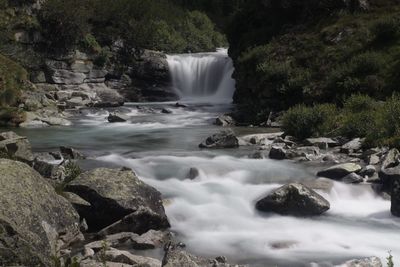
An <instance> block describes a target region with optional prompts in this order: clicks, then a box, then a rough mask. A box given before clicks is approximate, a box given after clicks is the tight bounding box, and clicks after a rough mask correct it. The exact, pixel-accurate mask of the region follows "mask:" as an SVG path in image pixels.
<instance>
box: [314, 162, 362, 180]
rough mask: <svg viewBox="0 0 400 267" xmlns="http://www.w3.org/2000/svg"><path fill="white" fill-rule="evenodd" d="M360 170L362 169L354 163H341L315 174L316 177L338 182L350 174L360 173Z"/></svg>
mask: <svg viewBox="0 0 400 267" xmlns="http://www.w3.org/2000/svg"><path fill="white" fill-rule="evenodd" d="M361 169H362V168H361V166H360V165H358V164H356V163H343V164H338V165H334V166H332V167H329V168H327V169H325V170H322V171H319V172H318V173H317V176H320V177H326V178H330V179H334V180H340V179H341V178H343V177H345V176H346V175H348V174H350V173H352V172H355V173H357V172H359V171H361Z"/></svg>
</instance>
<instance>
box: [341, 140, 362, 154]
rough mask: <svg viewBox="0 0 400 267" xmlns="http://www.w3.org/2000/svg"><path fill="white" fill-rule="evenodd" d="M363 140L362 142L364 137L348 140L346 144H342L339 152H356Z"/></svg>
mask: <svg viewBox="0 0 400 267" xmlns="http://www.w3.org/2000/svg"><path fill="white" fill-rule="evenodd" d="M363 142H364V139H360V138H355V139H353V140H351V141H350V142H347V143H346V144H344V145H343V146H342V147H341V148H340V152H341V153H346V154H350V153H354V152H357V151H359V150H360V149H361V147H362V143H363Z"/></svg>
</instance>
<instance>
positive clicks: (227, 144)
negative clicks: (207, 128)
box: [199, 131, 239, 148]
mask: <svg viewBox="0 0 400 267" xmlns="http://www.w3.org/2000/svg"><path fill="white" fill-rule="evenodd" d="M238 146H239V139H238V138H237V137H236V136H235V135H234V134H233V132H232V131H221V132H219V133H216V134H213V135H211V136H209V137H208V138H207V139H206V140H205V141H204V142H202V143H201V144H200V145H199V147H200V148H236V147H238Z"/></svg>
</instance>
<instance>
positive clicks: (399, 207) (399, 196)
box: [390, 178, 400, 217]
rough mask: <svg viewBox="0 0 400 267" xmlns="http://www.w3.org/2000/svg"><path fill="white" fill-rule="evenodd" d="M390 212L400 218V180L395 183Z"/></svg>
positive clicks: (397, 179) (395, 180)
mask: <svg viewBox="0 0 400 267" xmlns="http://www.w3.org/2000/svg"><path fill="white" fill-rule="evenodd" d="M390 211H391V212H392V214H393V215H394V216H397V217H400V178H396V179H394V181H393V185H392V190H391V208H390Z"/></svg>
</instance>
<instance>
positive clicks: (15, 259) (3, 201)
mask: <svg viewBox="0 0 400 267" xmlns="http://www.w3.org/2000/svg"><path fill="white" fill-rule="evenodd" d="M0 173H1V175H0V244H1V245H0V264H1V265H5V266H15V265H25V266H52V263H53V262H52V258H53V257H54V256H57V251H58V250H59V249H60V248H61V247H62V246H66V245H68V244H69V243H70V242H72V241H73V240H74V239H75V238H76V237H79V238H81V234H80V232H79V229H78V225H79V216H78V214H77V213H76V211H75V210H74V208H73V207H72V205H71V204H70V203H69V202H68V201H67V200H66V199H64V198H63V197H61V196H60V195H58V194H56V192H55V190H54V189H53V187H52V186H51V185H50V184H48V183H47V182H46V181H45V179H43V178H42V177H41V176H40V175H39V174H38V173H37V172H36V171H35V170H33V169H32V168H30V167H29V166H28V165H26V164H25V163H22V162H17V161H11V160H7V159H0Z"/></svg>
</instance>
